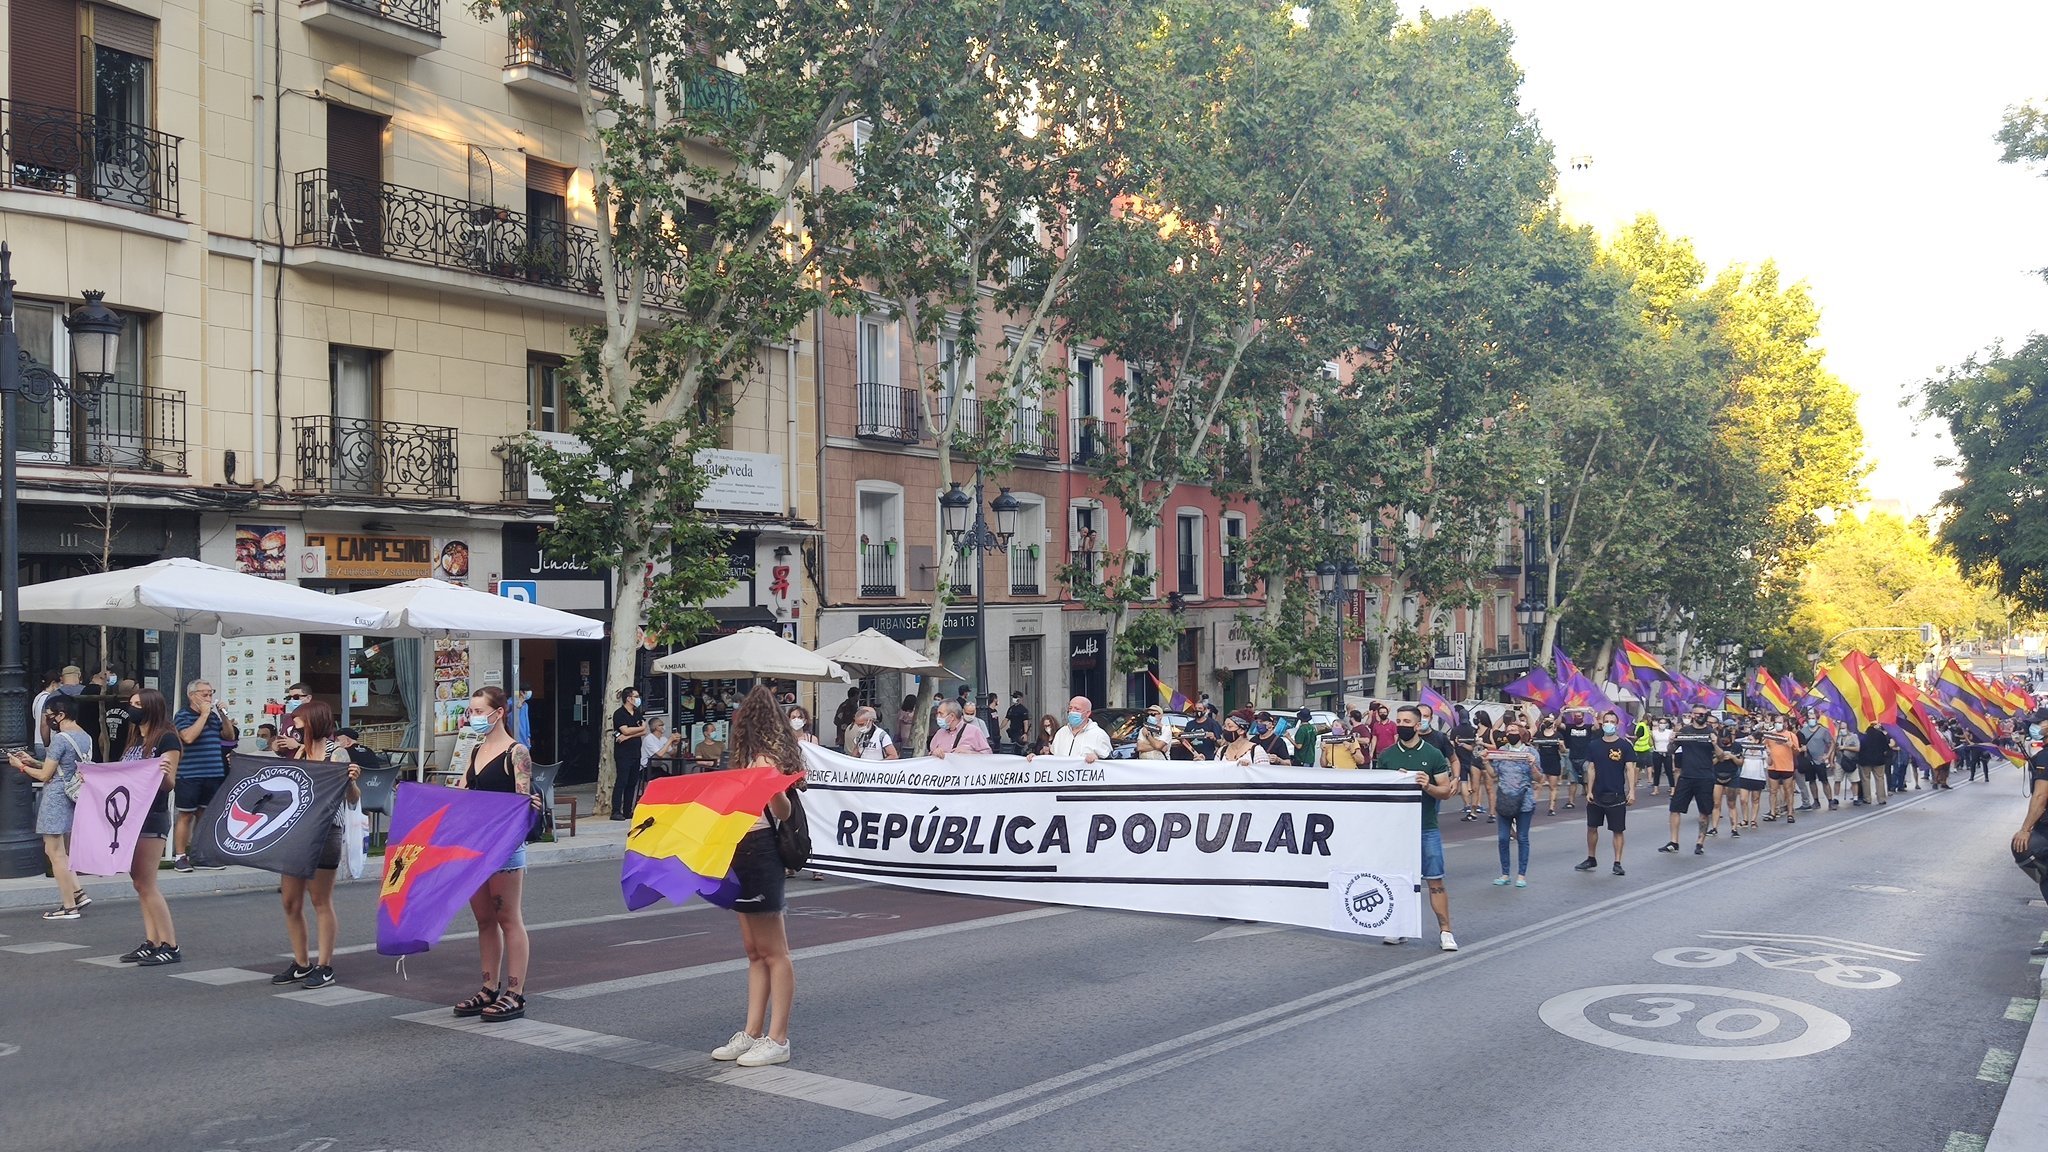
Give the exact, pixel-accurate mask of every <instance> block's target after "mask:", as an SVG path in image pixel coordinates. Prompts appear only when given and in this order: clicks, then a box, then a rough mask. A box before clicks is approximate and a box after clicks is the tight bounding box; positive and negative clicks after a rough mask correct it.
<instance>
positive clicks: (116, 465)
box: [15, 352, 185, 476]
mask: <svg viewBox="0 0 2048 1152" xmlns="http://www.w3.org/2000/svg"><path fill="white" fill-rule="evenodd" d="M21 358H22V359H23V360H24V361H28V362H31V363H33V358H32V357H30V356H29V355H28V354H27V353H26V352H24V353H22V354H21ZM74 387H75V388H76V389H77V390H76V392H75V393H74V396H73V398H72V399H70V400H66V399H61V398H51V399H46V400H43V401H42V402H40V403H37V402H35V401H32V400H30V399H29V398H28V397H27V396H22V397H20V398H18V399H17V400H16V402H15V403H16V408H15V411H16V412H18V413H20V420H21V424H20V427H19V428H18V429H17V430H16V432H15V435H16V436H17V438H18V439H17V440H16V443H17V444H18V445H19V446H20V452H21V460H22V461H23V462H24V463H35V464H58V465H62V466H65V467H72V468H96V469H100V468H111V469H116V470H123V471H134V472H160V473H163V474H165V475H171V476H182V475H184V474H185V394H184V393H183V392H180V391H177V390H175V389H168V388H149V387H145V386H143V385H141V384H129V383H125V382H123V381H120V380H108V381H104V382H101V383H99V384H97V385H95V384H93V383H92V382H90V381H86V380H83V379H81V380H78V381H75V382H74Z"/></svg>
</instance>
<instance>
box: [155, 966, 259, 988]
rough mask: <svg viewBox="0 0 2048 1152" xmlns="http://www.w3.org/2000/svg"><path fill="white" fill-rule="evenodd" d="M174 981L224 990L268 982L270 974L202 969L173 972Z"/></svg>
mask: <svg viewBox="0 0 2048 1152" xmlns="http://www.w3.org/2000/svg"><path fill="white" fill-rule="evenodd" d="M171 979H173V980H190V981H192V982H193V983H194V984H210V985H212V986H213V987H215V988H224V987H226V986H227V985H229V984H247V983H249V982H250V981H252V980H268V979H270V973H268V972H252V971H250V970H249V969H247V968H201V969H200V970H199V971H197V972H173V973H171Z"/></svg>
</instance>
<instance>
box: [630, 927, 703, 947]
mask: <svg viewBox="0 0 2048 1152" xmlns="http://www.w3.org/2000/svg"><path fill="white" fill-rule="evenodd" d="M709 935H711V930H710V929H709V928H706V929H705V930H704V931H702V932H684V933H681V934H680V935H676V936H656V937H655V938H654V939H652V940H621V941H620V942H618V943H617V944H614V945H612V947H614V948H631V947H632V946H633V945H635V944H661V943H665V942H667V941H670V940H688V939H689V938H690V937H692V936H709Z"/></svg>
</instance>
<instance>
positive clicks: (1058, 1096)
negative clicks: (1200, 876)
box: [833, 794, 1932, 1152]
mask: <svg viewBox="0 0 2048 1152" xmlns="http://www.w3.org/2000/svg"><path fill="white" fill-rule="evenodd" d="M1930 795H1932V794H1930ZM1926 798H1927V797H1916V798H1915V799H1913V800H1908V801H1903V802H1901V804H1900V806H1899V807H1898V808H1887V809H1885V810H1881V811H1878V812H1871V813H1863V814H1859V815H1858V816H1856V817H1855V818H1853V819H1851V820H1846V821H1842V822H1840V823H1837V824H1831V825H1829V826H1828V827H1827V828H1824V829H1821V830H1818V831H1815V832H1807V833H1802V834H1800V836H1799V837H1798V838H1797V839H1794V840H1787V841H1782V842H1780V843H1777V844H1774V845H1772V846H1770V847H1768V848H1765V849H1763V850H1762V851H1760V852H1757V853H1755V854H1754V855H1750V856H1744V857H1742V858H1740V859H1736V860H1727V861H1722V862H1719V863H1716V864H1710V865H1708V866H1707V867H1706V868H1705V869H1703V870H1702V871H1699V872H1696V873H1693V874H1691V875H1687V876H1681V877H1677V878H1674V879H1671V880H1666V881H1662V882H1660V883H1657V884H1652V885H1650V886H1649V887H1647V888H1644V889H1641V890H1640V891H1636V892H1631V893H1626V894H1623V895H1618V896H1612V897H1609V898H1608V899H1606V900H1602V901H1599V902H1597V903H1594V904H1590V905H1587V906H1586V907H1584V908H1579V909H1575V910H1572V911H1569V912H1564V913H1560V914H1558V915H1556V916H1553V917H1550V918H1549V919H1547V920H1540V921H1537V922H1536V923H1534V924H1529V925H1525V926H1523V927H1521V928H1517V929H1514V930H1513V931H1510V932H1506V933H1503V934H1502V935H1500V936H1496V937H1491V938H1488V939H1483V940H1477V941H1472V942H1468V943H1466V944H1465V946H1464V948H1463V950H1462V951H1461V952H1459V953H1458V955H1457V956H1456V957H1455V958H1452V959H1446V958H1444V957H1443V955H1442V954H1435V955H1431V956H1427V957H1424V958H1422V959H1419V960H1415V961H1413V962H1411V963H1408V964H1404V965H1402V966H1400V967H1398V968H1393V969H1389V970H1388V971H1385V972H1380V973H1376V974H1374V975H1372V976H1367V977H1364V978H1363V979H1359V980H1354V981H1351V982H1349V983H1346V984H1339V985H1337V986H1335V987H1333V988H1325V989H1323V990H1322V991H1320V992H1312V993H1310V994H1308V995H1306V996H1302V997H1299V998H1297V999H1294V1000H1290V1001H1288V1002H1286V1003H1284V1004H1276V1005H1273V1006H1272V1007H1270V1008H1263V1009H1260V1010H1259V1011H1256V1012H1250V1013H1247V1014H1245V1015H1243V1016H1238V1017H1236V1018H1234V1019H1230V1020H1225V1021H1222V1022H1220V1023H1217V1024H1212V1025H1210V1026H1208V1027H1207V1028H1201V1029H1197V1030H1196V1031H1193V1032H1189V1033H1187V1034H1185V1035H1182V1036H1177V1037H1174V1038H1173V1039H1170V1040H1163V1041H1160V1042H1159V1043H1157V1044H1153V1045H1150V1046H1148V1047H1145V1048H1140V1049H1138V1050H1136V1051H1133V1052H1126V1053H1124V1054H1123V1055H1121V1056H1113V1057H1111V1058H1109V1059H1107V1060H1101V1061H1097V1062H1096V1063H1094V1064H1090V1065H1088V1066H1086V1067H1084V1068H1076V1069H1073V1070H1072V1071H1069V1072H1063V1073H1060V1074H1059V1075H1056V1076H1051V1077H1048V1078H1046V1079H1044V1080H1040V1081H1038V1082H1037V1083H1035V1084H1027V1085H1025V1086H1024V1087H1022V1088H1017V1089H1014V1090H1012V1091H1009V1092H1005V1093H1003V1094H1001V1095H998V1096H992V1097H989V1098H988V1099H986V1100H979V1101H976V1102H974V1103H972V1104H965V1105H961V1106H960V1107H957V1108H953V1109H951V1110H949V1111H946V1112H942V1113H940V1114H939V1115H937V1116H932V1117H928V1118H926V1119H924V1120H919V1121H916V1122H914V1123H911V1124H906V1125H903V1126H902V1127H899V1128H892V1129H890V1130H888V1131H886V1132H880V1133H877V1134H875V1135H873V1136H870V1137H868V1138H867V1139H865V1140H857V1141H855V1142H853V1143H851V1144H847V1145H843V1146H841V1147H839V1148H836V1149H834V1150H833V1152H877V1150H878V1149H882V1148H889V1147H892V1146H894V1145H897V1144H902V1143H905V1142H907V1141H910V1140H914V1139H916V1138H917V1137H919V1136H923V1135H925V1134H927V1133H931V1132H936V1131H938V1130H939V1129H941V1128H946V1127H950V1126H951V1125H953V1124H956V1123H959V1122H960V1121H962V1120H968V1119H972V1118H974V1117H976V1116H981V1115H986V1114H987V1113H991V1112H1001V1111H1002V1110H1004V1109H1007V1108H1010V1107H1012V1106H1013V1105H1020V1104H1021V1105H1026V1106H1025V1107H1021V1108H1017V1109H1016V1110H1015V1111H1011V1112H1006V1113H1004V1114H1003V1115H1000V1116H996V1117H994V1118H992V1119H989V1120H984V1121H982V1122H981V1123H979V1124H976V1125H972V1126H970V1127H967V1128H962V1129H959V1130H957V1131H954V1132H951V1133H948V1134H946V1135H945V1136H941V1137H939V1138H937V1139H934V1140H929V1141H926V1142H924V1143H922V1144H918V1145H915V1146H913V1147H912V1148H910V1149H908V1152H944V1150H946V1149H951V1148H957V1147H959V1146H960V1145H962V1144H967V1143H970V1142H972V1141H974V1140H977V1139H980V1138H981V1137H983V1136H986V1135H989V1134H990V1133H993V1132H999V1131H1002V1130H1004V1129H1007V1128H1011V1127H1014V1126H1016V1125H1018V1124H1023V1123H1026V1122H1028V1121H1030V1120H1034V1119H1037V1118H1038V1117H1040V1116H1043V1115H1047V1114H1049V1113H1052V1112H1056V1111H1059V1110H1060V1109H1062V1108H1066V1107H1068V1106H1070V1105H1073V1104H1078V1103H1081V1102H1082V1101H1085V1100H1090V1099H1093V1098H1094V1097H1096V1096H1100V1095H1103V1094H1104V1093H1107V1092H1112V1091H1115V1090H1116V1089H1118V1088H1122V1087H1125V1086H1127V1085H1130V1084H1135V1083H1137V1082H1138V1081H1141V1080H1146V1079H1149V1078H1151V1077H1153V1076H1158V1075H1162V1074H1164V1073H1166V1072H1170V1071H1172V1070H1174V1069H1176V1068H1180V1067H1183V1066H1185V1065H1188V1064H1192V1063H1195V1062H1197V1061H1200V1060H1205V1059H1207V1058H1208V1057H1210V1056H1213V1055H1216V1054H1218V1053H1221V1052H1227V1051H1229V1050H1231V1049H1233V1048H1237V1047H1241V1046H1243V1045H1245V1044H1251V1043H1254V1042H1256V1041H1259V1040H1263V1039H1266V1038H1267V1037H1269V1036H1273V1035H1278V1034H1280V1033H1283V1032H1286V1031H1288V1030H1290V1029H1293V1028H1296V1027H1299V1026H1300V1025H1302V1024H1306V1023H1309V1022H1311V1021H1315V1020H1319V1019H1322V1018H1323V1017H1325V1016H1330V1015H1333V1014H1335V1013H1338V1012H1343V1011H1347V1010H1349V1009H1351V1008H1354V1007H1357V1006H1359V1005H1361V1004H1366V1003H1369V1002H1371V1001H1373V1000H1377V999H1379V998H1380V997H1382V996H1387V995H1391V994H1393V993H1395V992H1399V991H1402V990H1405V989H1407V988H1409V987H1412V986H1414V985H1416V984H1420V983H1422V982H1423V981H1425V980H1432V979H1435V978H1437V977H1439V976H1443V975H1446V974H1448V973H1451V972H1456V971H1459V970H1460V969H1463V968H1467V967H1470V966H1471V965H1473V964H1479V963H1484V962H1485V961H1487V960H1489V959H1492V958H1493V957H1495V956H1505V955H1508V954H1510V953H1513V952H1517V951H1520V950H1521V949H1523V948H1526V947H1528V946H1530V945H1533V944H1537V943H1541V942H1542V941H1544V940H1548V939H1550V938H1551V937H1553V936H1559V935H1562V934H1564V933H1566V932H1571V931H1574V930H1577V929H1579V928H1583V927H1585V926H1587V925H1589V924H1592V923H1596V922H1598V921H1600V920H1605V919H1607V918H1608V917H1610V916H1614V915H1617V914H1619V913H1621V912H1625V911H1628V910H1629V909H1631V908H1634V907H1636V906H1637V905H1640V904H1645V903H1649V902H1650V901H1653V900H1660V899H1663V898H1664V897H1666V896H1668V895H1670V894H1671V893H1674V892H1681V891H1684V890H1686V889H1689V888H1694V887H1698V886H1700V885H1703V884H1707V883H1709V882H1711V881H1714V880H1718V879H1720V878H1721V877H1723V876H1725V875H1727V874H1729V873H1731V872H1738V871H1742V870H1744V869H1747V868H1752V867H1755V866H1756V865H1759V864H1762V863H1765V862H1767V861H1770V860H1774V859H1776V858H1777V857H1779V856H1782V855H1785V854H1787V853H1790V852H1794V851H1797V850H1799V849H1801V848H1804V847H1806V846H1807V845H1810V844H1816V843H1819V842H1820V841H1823V840H1826V839H1829V838H1831V837H1834V836H1838V835H1840V834H1842V833H1844V832H1848V831H1851V830H1853V829H1855V828H1858V827H1860V826H1862V825H1863V824H1865V823H1867V822H1869V821H1871V820H1879V819H1883V818H1884V817H1886V816H1888V815H1892V814H1895V813H1898V812H1900V811H1903V810H1905V809H1906V808H1909V807H1911V806H1912V805H1914V804H1917V803H1919V802H1920V801H1921V800H1924V799H1926ZM1177 1049H1178V1050H1180V1051H1178V1052H1176V1050H1177ZM1132 1065H1137V1067H1135V1068H1130V1066H1132ZM1123 1068H1130V1070H1129V1071H1125V1072H1122V1073H1121V1074H1119V1075H1116V1076H1107V1077H1106V1074H1108V1073H1111V1072H1116V1071H1117V1070H1118V1069H1123ZM1105 1077H1106V1078H1105ZM1041 1097H1042V1099H1040V1098H1041ZM1034 1100H1036V1103H1029V1102H1031V1101H1034Z"/></svg>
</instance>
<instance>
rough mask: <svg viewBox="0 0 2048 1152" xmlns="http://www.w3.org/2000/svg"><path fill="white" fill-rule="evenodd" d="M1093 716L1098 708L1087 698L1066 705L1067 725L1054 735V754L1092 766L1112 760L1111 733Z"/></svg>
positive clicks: (1079, 698)
mask: <svg viewBox="0 0 2048 1152" xmlns="http://www.w3.org/2000/svg"><path fill="white" fill-rule="evenodd" d="M1094 714H1095V705H1094V704H1092V703H1090V702H1089V700H1088V698H1087V697H1086V696H1076V697H1074V698H1073V699H1072V700H1069V701H1067V722H1066V723H1065V724H1063V725H1061V726H1060V730H1059V731H1058V732H1055V733H1053V737H1052V754H1053V755H1055V756H1079V757H1080V758H1081V759H1083V760H1085V761H1088V762H1090V763H1093V762H1094V761H1097V760H1107V759H1109V751H1110V743H1109V733H1107V732H1104V731H1103V730H1102V726H1101V725H1099V724H1097V723H1096V722H1095V721H1094V720H1093V719H1092V718H1091V717H1093V716H1094Z"/></svg>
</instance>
